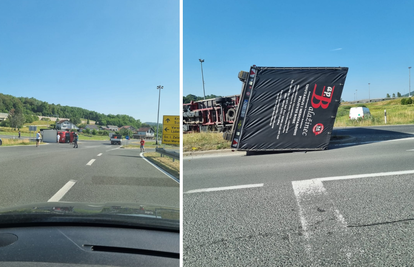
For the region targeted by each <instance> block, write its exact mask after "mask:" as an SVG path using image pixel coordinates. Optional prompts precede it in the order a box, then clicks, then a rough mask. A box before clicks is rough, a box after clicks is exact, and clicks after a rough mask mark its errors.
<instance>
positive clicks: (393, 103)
mask: <svg viewBox="0 0 414 267" xmlns="http://www.w3.org/2000/svg"><path fill="white" fill-rule="evenodd" d="M362 106H364V107H367V108H369V110H370V113H371V118H366V119H360V120H350V119H349V110H350V109H351V108H352V107H362ZM384 110H387V124H385V120H384ZM413 123H414V104H410V105H401V98H397V99H392V100H386V101H381V102H375V103H365V104H349V103H342V104H341V105H340V106H339V108H338V112H337V114H336V120H335V125H334V127H346V126H377V125H398V124H413Z"/></svg>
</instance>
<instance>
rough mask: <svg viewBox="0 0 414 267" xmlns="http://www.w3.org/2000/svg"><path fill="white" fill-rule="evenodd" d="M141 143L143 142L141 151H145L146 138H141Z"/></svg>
mask: <svg viewBox="0 0 414 267" xmlns="http://www.w3.org/2000/svg"><path fill="white" fill-rule="evenodd" d="M140 144H141V152H145V148H144V145H145V141H144V139H142V138H141V142H140Z"/></svg>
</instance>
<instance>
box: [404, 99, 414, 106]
mask: <svg viewBox="0 0 414 267" xmlns="http://www.w3.org/2000/svg"><path fill="white" fill-rule="evenodd" d="M406 103H407V105H411V104H412V103H413V99H412V98H411V97H409V98H407V102H406Z"/></svg>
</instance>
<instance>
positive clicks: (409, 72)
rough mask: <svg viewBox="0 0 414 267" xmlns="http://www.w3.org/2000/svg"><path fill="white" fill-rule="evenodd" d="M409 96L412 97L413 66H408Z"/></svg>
mask: <svg viewBox="0 0 414 267" xmlns="http://www.w3.org/2000/svg"><path fill="white" fill-rule="evenodd" d="M408 96H409V97H411V67H408Z"/></svg>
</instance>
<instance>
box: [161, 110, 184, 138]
mask: <svg viewBox="0 0 414 267" xmlns="http://www.w3.org/2000/svg"><path fill="white" fill-rule="evenodd" d="M162 126H163V129H162V143H163V144H170V145H179V144H180V116H168V115H165V116H164V117H163V123H162Z"/></svg>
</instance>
